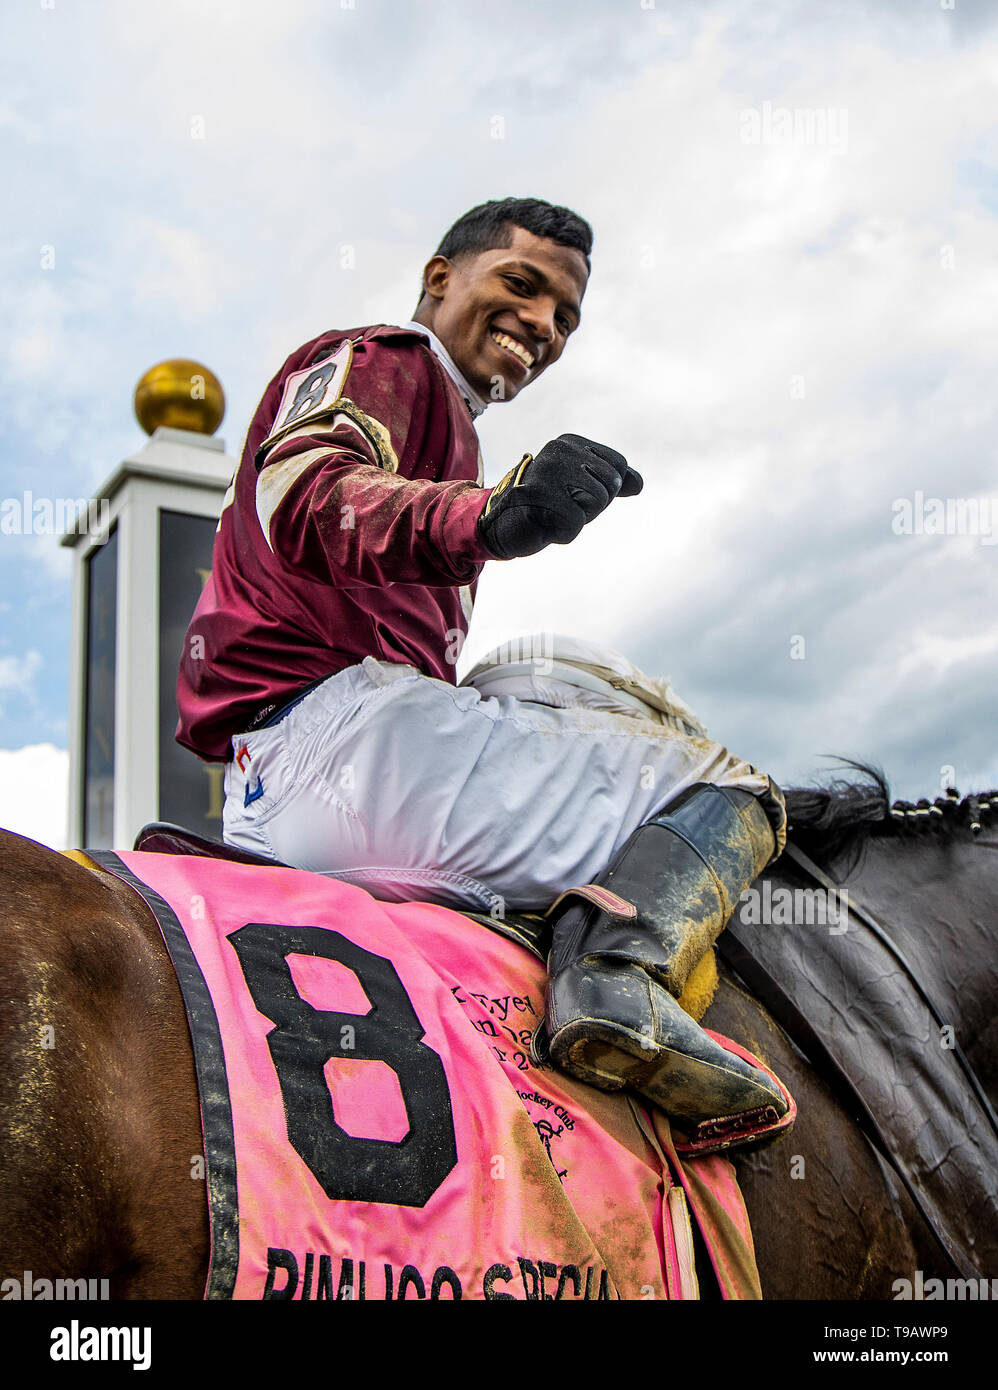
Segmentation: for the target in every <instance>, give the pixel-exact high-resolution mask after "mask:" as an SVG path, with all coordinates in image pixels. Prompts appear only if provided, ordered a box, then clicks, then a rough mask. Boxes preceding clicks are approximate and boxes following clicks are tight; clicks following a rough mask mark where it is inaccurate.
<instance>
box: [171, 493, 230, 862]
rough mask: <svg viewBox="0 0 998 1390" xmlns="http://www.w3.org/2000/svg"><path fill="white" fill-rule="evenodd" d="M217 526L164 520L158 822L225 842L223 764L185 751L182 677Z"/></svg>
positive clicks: (200, 519) (180, 515) (201, 519)
mask: <svg viewBox="0 0 998 1390" xmlns="http://www.w3.org/2000/svg"><path fill="white" fill-rule="evenodd" d="M217 525H218V523H217V522H216V521H214V520H213V519H212V518H211V517H205V516H189V515H187V514H186V513H184V512H168V511H160V514H159V818H160V820H165V821H172V822H174V824H177V825H184V826H186V827H187V828H188V829H189V830H193V831H195V832H197V833H198V834H200V835H211V836H213V837H216V838H218V839H221V835H222V775H223V772H224V768H223V766H222V764H221V763H203V762H201V760H200V758H197V757H195V755H194V754H193V753H191V752H189V750H188V749H186V748H181V746H180V744H179V743H177V741H176V739H175V738H174V736H173V735H174V731H175V730H176V727H177V671H178V669H179V667H180V654H181V651H182V650H183V645H184V639H185V637H186V635H187V625H188V623H189V622H190V620H191V615H192V614H193V612H194V608H195V606H196V604H197V601H198V599H199V598H200V596H201V590H202V589H203V588H204V586H205V584H206V583H207V581H208V575H209V574H210V573H211V552H212V547H213V545H214V543H215V530H216V527H217Z"/></svg>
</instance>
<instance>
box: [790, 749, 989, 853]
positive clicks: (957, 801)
mask: <svg viewBox="0 0 998 1390" xmlns="http://www.w3.org/2000/svg"><path fill="white" fill-rule="evenodd" d="M840 763H841V766H842V767H844V768H849V769H850V770H851V771H852V772H854V773H858V774H859V778H858V779H850V778H847V777H839V778H835V779H834V780H833V781H831V782H830V783H829V784H828V785H827V786H824V787H791V788H789V789H787V790H786V791H785V796H786V801H787V816H788V821H789V825H788V833H789V835H790V836H791V838H792V839H793V841H794V843H795V844H796V845H798V846H799V847H800V848H801V849H802V850H803V851H804V853H805V854H807V855H810V856H811V858H813V859H818V860H825V861H827V862H836V861H838V860H840V859H843V858H846V857H848V859H849V870H850V872H851V870H852V869H853V868H855V866H856V864H857V862H858V861H859V859H860V857H861V856H862V853H863V850H864V848H865V847H866V845H867V844H868V843H869V842H870V841H871V840H873V839H883V838H893V839H908V840H913V839H915V838H917V837H929V838H931V839H932V840H935V841H939V840H950V841H952V840H968V839H971V838H972V837H973V836H975V835H979V834H980V833H981V829H982V826H983V827H984V828H987V824H988V820H989V817H990V818H991V821H992V823H994V822H995V821H998V791H990V792H978V793H976V795H972V796H963V797H961V795H960V793H959V792H958V791H957V790H956V788H955V787H949V788H947V790H946V792H945V794H944V795H943V796H937V797H936V798H935V800H934V801H931V802H930V801H929V800H928V799H927V798H925V797H923V798H922V799H921V800H920V801H917V802H912V801H892V800H891V794H890V788H889V786H888V784H887V779H886V777H885V776H884V774H883V772H882V771H881V769H880V768H878V767H875V766H873V765H872V764H868V763H859V762H854V761H853V760H852V759H851V758H842V759H840Z"/></svg>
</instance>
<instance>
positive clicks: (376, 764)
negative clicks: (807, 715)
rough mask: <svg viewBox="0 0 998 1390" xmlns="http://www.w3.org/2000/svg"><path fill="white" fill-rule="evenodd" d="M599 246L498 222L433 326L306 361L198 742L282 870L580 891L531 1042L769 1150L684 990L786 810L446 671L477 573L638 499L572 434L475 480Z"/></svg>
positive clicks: (234, 506)
mask: <svg viewBox="0 0 998 1390" xmlns="http://www.w3.org/2000/svg"><path fill="white" fill-rule="evenodd" d="M591 247H592V231H591V228H590V227H589V225H588V223H586V222H585V221H583V220H582V218H580V217H578V216H577V215H576V214H575V213H573V212H570V211H569V210H568V209H566V208H561V207H553V206H552V205H551V204H549V203H545V202H541V201H540V200H538V199H506V200H504V201H501V202H492V203H486V204H483V205H482V206H480V207H477V208H474V209H472V211H471V212H469V213H467V214H466V215H465V216H464V217H462V218H460V219H459V221H458V222H456V223H455V224H454V226H453V227H452V228H451V229H450V231H449V232H448V233H447V235H446V237H445V238H444V240H443V241H442V243H441V244H440V247H439V248H438V250H437V252H436V254H435V255H434V256H433V257H432V258H431V259H430V261H429V262H428V263H427V265H426V267H425V271H424V278H423V285H422V294H421V297H420V300H419V303H418V305H417V307H416V312H415V317H414V318H413V319H412V320H410V321H409V322H408V323H405V324H403V325H401V326H395V325H385V324H380V325H377V326H374V327H367V328H358V329H352V330H347V331H342V330H339V331H332V332H328V333H324V334H322V335H321V336H320V337H318V338H316V339H313V340H312V341H311V342H309V343H306V344H305V345H304V346H303V347H301V348H299V349H298V351H297V352H295V353H293V354H292V356H291V357H289V358H288V360H287V362H285V364H284V366H283V367H282V368H281V369H280V371H279V372H278V373H277V375H276V376H275V377H274V379H273V381H272V382H271V383H270V385H269V386H268V388H267V390H266V392H265V393H264V396H263V399H262V401H261V402H260V405H259V407H258V408H257V411H256V414H255V415H254V417H253V420H252V422H251V424H250V427H249V431H248V434H247V438H246V443H245V447H244V450H243V455H242V458H241V460H240V464H239V467H238V469H237V471H236V476H235V478H234V479H233V483H232V487H231V488H230V490H229V493H228V495H227V497H226V500H225V503H224V504H223V511H222V516H221V520H220V522H219V533H218V537H217V539H216V544H215V552H214V558H213V565H212V573H211V576H210V578H209V580H208V583H207V585H206V586H205V589H204V592H203V594H202V596H201V600H200V602H199V604H198V607H197V610H196V612H195V614H194V617H193V619H192V622H191V626H190V629H189V632H188V640H187V642H186V643H185V648H184V656H183V660H182V664H181V671H180V680H179V685H178V703H179V710H180V724H179V728H178V731H177V737H178V738H179V740H180V741H181V742H182V743H183V744H185V745H186V746H187V747H188V748H191V749H193V750H194V751H195V752H196V753H198V754H199V755H200V756H202V757H204V758H207V759H216V760H218V761H224V762H225V763H226V772H225V788H226V800H225V810H224V835H225V838H226V840H227V841H228V842H229V843H231V844H233V845H236V846H239V847H242V848H244V849H249V850H254V851H256V852H258V853H260V854H262V855H264V856H266V857H267V858H269V859H271V860H277V861H280V862H283V863H287V864H291V865H295V866H297V867H299V868H305V869H313V870H317V871H319V872H323V873H330V874H334V875H335V876H336V877H338V878H342V879H345V880H349V881H352V882H355V883H359V884H361V885H363V886H364V887H367V888H368V889H370V890H371V891H372V892H374V893H375V894H376V895H377V896H380V897H383V898H388V899H394V900H397V901H398V900H405V899H410V898H414V899H424V900H427V899H428V900H431V901H436V902H440V903H444V904H446V905H449V906H453V907H466V908H477V909H482V908H484V909H485V910H486V911H492V912H493V913H494V912H495V911H496V908H497V905H499V906H500V909H501V908H502V907H503V906H505V907H509V908H514V909H517V908H520V909H522V908H539V907H541V908H542V907H545V906H547V905H548V904H550V903H551V902H552V901H553V899H555V898H556V897H557V896H558V895H559V894H561V893H563V892H565V891H566V890H568V891H569V893H570V894H571V896H570V897H569V898H568V899H567V900H566V901H567V906H562V907H561V908H560V909H559V913H558V916H557V919H556V926H555V937H554V942H555V944H554V950H553V951H552V955H551V961H550V968H551V973H552V979H551V984H550V987H549V999H548V1017H547V1036H546V1037H543V1038H541V1037H539V1038H538V1048H539V1050H542V1049H546V1048H550V1054H551V1055H552V1056H553V1057H554V1059H555V1061H556V1062H558V1063H559V1064H560V1065H563V1066H565V1067H567V1068H568V1069H570V1070H572V1071H574V1072H575V1074H576V1075H578V1076H580V1077H582V1078H583V1079H584V1080H587V1081H591V1082H592V1083H593V1084H596V1085H600V1086H604V1087H609V1088H616V1087H619V1086H620V1085H621V1084H622V1083H623V1082H625V1081H626V1082H627V1083H629V1084H632V1085H634V1086H635V1087H636V1089H638V1090H640V1091H641V1092H642V1093H643V1094H645V1095H646V1096H647V1097H648V1098H649V1099H651V1100H653V1101H655V1102H656V1103H658V1104H660V1105H662V1106H663V1107H664V1108H666V1109H667V1110H668V1109H670V1107H671V1111H672V1113H678V1114H680V1115H682V1116H683V1117H684V1118H685V1119H686V1120H687V1121H690V1120H691V1119H692V1120H696V1121H697V1122H699V1121H700V1120H704V1119H714V1118H716V1117H718V1116H728V1115H737V1116H739V1117H740V1118H739V1125H740V1127H741V1130H742V1131H743V1132H752V1131H753V1124H754V1120H753V1118H752V1117H754V1116H756V1115H761V1114H763V1112H766V1113H767V1114H771V1115H776V1116H781V1115H783V1114H784V1113H785V1112H786V1110H787V1105H786V1102H785V1100H784V1098H783V1096H782V1093H781V1092H780V1090H779V1088H778V1087H777V1086H776V1085H774V1083H773V1082H772V1081H771V1080H770V1079H769V1077H768V1076H766V1075H764V1074H763V1073H762V1072H761V1071H759V1070H758V1069H757V1068H754V1067H752V1066H750V1065H749V1064H748V1063H746V1062H744V1061H742V1060H741V1059H738V1058H734V1057H733V1056H732V1055H731V1054H730V1053H728V1052H726V1051H725V1050H724V1049H723V1048H721V1047H719V1046H718V1045H717V1044H716V1043H715V1042H713V1041H712V1040H711V1039H710V1038H709V1037H707V1035H705V1034H704V1033H702V1032H701V1030H700V1029H699V1028H697V1027H696V1025H695V1024H693V1023H692V1020H690V1019H689V1018H688V1016H687V1015H686V1014H685V1013H683V1011H682V1010H680V1009H679V1008H678V1006H677V1005H676V1003H675V996H678V994H679V993H680V992H681V990H682V988H683V984H684V983H685V979H686V977H687V975H688V974H689V972H690V970H691V969H692V967H693V965H694V964H695V963H696V961H697V959H699V957H700V956H702V955H703V953H704V951H706V950H708V949H709V947H710V944H711V942H712V941H713V939H714V937H715V936H716V935H717V933H718V932H719V931H720V930H721V928H722V927H723V925H724V922H725V920H726V919H727V917H728V916H730V913H731V911H732V910H733V905H734V903H735V902H736V901H737V899H738V896H739V894H740V893H741V892H742V891H743V889H744V888H746V887H747V886H748V884H749V883H750V882H751V881H752V878H754V877H755V875H756V874H757V873H758V872H759V871H760V870H761V868H762V867H763V866H764V865H765V864H766V863H767V862H768V861H769V860H770V859H771V858H772V857H774V855H775V853H778V852H779V849H780V848H782V835H783V811H782V800H781V798H780V797H779V793H778V792H776V790H775V789H774V788H773V787H772V784H771V783H770V781H769V779H768V778H767V777H766V776H765V775H764V774H761V773H759V772H757V771H756V770H755V769H754V768H751V767H749V766H748V765H747V764H746V763H744V762H741V761H740V760H739V759H737V758H736V757H734V756H733V755H731V754H729V753H728V752H727V750H726V749H724V748H722V747H720V745H718V744H715V743H711V742H709V741H708V740H706V739H703V738H691V737H688V736H687V735H684V734H680V733H676V732H673V731H665V730H663V728H662V726H661V725H656V724H653V723H651V722H645V721H639V722H637V723H632V724H631V725H630V726H629V727H626V726H624V725H622V723H621V720H620V719H619V718H617V717H614V716H613V715H611V714H605V713H601V712H599V711H594V710H592V709H587V708H583V707H581V706H577V705H571V704H570V705H569V707H560V708H559V707H552V706H550V705H548V704H545V703H540V702H537V701H534V700H517V699H515V698H512V697H506V696H504V697H502V698H485V699H483V698H482V696H481V695H480V694H479V692H478V691H477V690H475V689H473V688H469V687H457V686H456V685H455V682H454V664H455V662H456V660H457V655H458V652H459V651H460V646H461V642H462V640H463V638H464V635H465V634H466V632H467V627H468V620H469V617H470V613H471V605H472V602H473V598H474V590H475V585H476V582H477V579H478V576H479V574H480V572H481V569H482V567H483V565H484V564H485V563H486V562H487V561H489V560H512V559H515V558H517V557H521V556H527V555H532V554H534V553H536V552H537V551H539V550H541V549H543V548H544V547H545V546H547V545H549V544H552V543H554V544H567V543H568V542H570V541H572V540H574V539H575V537H576V536H577V535H578V534H579V532H580V531H581V530H582V528H583V526H584V525H586V524H587V523H589V522H591V521H592V520H593V519H594V518H595V517H597V516H598V515H599V514H600V513H601V512H602V511H604V510H605V509H606V508H607V507H608V506H609V505H610V503H611V502H612V501H613V500H614V499H615V498H616V497H618V496H622V497H627V496H634V495H636V494H637V493H638V492H640V490H641V479H640V477H639V476H638V474H637V473H635V472H634V470H633V469H631V468H629V467H628V465H627V462H626V460H625V459H624V458H623V457H622V456H621V455H620V454H619V453H617V452H616V451H615V450H613V449H612V448H609V447H607V446H606V445H602V444H597V443H594V442H593V441H591V440H588V439H584V438H582V437H581V436H579V435H574V434H562V435H559V436H558V438H556V439H554V440H552V441H551V442H550V443H548V444H546V445H545V446H544V447H543V448H542V449H540V450H539V452H538V453H537V454H536V456H532V455H530V454H526V455H524V457H523V458H522V459H521V460H520V462H519V463H518V464H516V465H515V466H514V467H513V468H512V469H510V471H509V472H508V473H507V474H506V476H505V477H504V478H503V479H502V480H501V482H500V483H499V484H498V485H497V486H496V487H494V488H492V489H489V490H486V489H484V488H483V487H482V461H481V453H480V451H479V448H478V439H477V436H476V433H475V425H474V422H475V419H476V418H477V417H478V416H479V415H480V414H481V413H482V411H483V410H485V409H486V406H487V405H488V403H490V402H495V401H510V400H512V399H514V398H515V397H516V396H517V395H518V394H519V392H520V391H522V390H523V389H524V388H525V387H526V386H528V385H530V384H532V383H533V382H534V381H536V380H537V379H538V378H539V377H540V376H541V375H543V373H544V372H546V371H547V370H548V369H549V368H550V367H551V366H553V364H554V363H555V362H557V361H558V359H559V358H560V357H561V355H562V353H563V352H564V350H565V346H566V343H567V341H568V339H569V337H570V336H571V335H572V333H574V331H575V330H576V329H577V328H578V325H579V322H580V317H581V306H582V299H583V295H584V294H585V289H586V284H587V281H588V278H589V269H590V263H589V254H590V251H591ZM612 693H613V692H612V691H611V694H612ZM649 772H650V773H651V776H649ZM608 866H609V869H608ZM601 875H602V878H600V876H601ZM610 879H614V883H615V887H616V888H617V889H618V891H623V892H625V893H626V896H627V899H628V901H627V902H623V901H622V900H621V899H619V898H617V897H615V896H614V894H613V893H608V892H606V891H605V888H600V886H599V884H600V883H602V884H606V883H607V882H608V881H609V880H610ZM596 880H599V883H596V882H595V881H596ZM594 883H595V886H594ZM580 885H581V890H580ZM691 901H692V903H693V909H692V910H688V908H689V904H690V902H691ZM694 1092H696V1095H695V1096H694ZM691 1097H693V1098H692V1099H691ZM677 1106H678V1107H679V1108H678V1110H677V1108H676V1107H677ZM755 1127H756V1128H758V1126H755Z"/></svg>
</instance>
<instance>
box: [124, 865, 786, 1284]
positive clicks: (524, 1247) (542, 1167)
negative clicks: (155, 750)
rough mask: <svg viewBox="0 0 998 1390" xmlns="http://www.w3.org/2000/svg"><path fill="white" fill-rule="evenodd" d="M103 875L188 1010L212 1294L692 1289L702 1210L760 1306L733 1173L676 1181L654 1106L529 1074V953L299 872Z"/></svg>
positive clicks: (716, 1251) (713, 1166)
mask: <svg viewBox="0 0 998 1390" xmlns="http://www.w3.org/2000/svg"><path fill="white" fill-rule="evenodd" d="M100 857H101V860H102V862H103V863H104V864H105V865H106V866H107V867H109V868H111V869H112V870H114V871H115V872H118V873H120V874H121V876H122V877H125V878H126V879H127V880H128V881H129V882H131V883H132V884H133V886H134V887H136V888H138V890H139V891H140V892H141V893H142V895H143V897H144V898H145V900H146V901H147V902H148V903H149V905H150V907H152V909H153V911H154V912H155V913H156V915H157V918H158V920H159V922H160V925H161V927H162V929H163V933H164V937H165V938H166V942H167V945H168V948H169V950H170V954H171V957H172V959H173V961H174V965H175V966H176V968H177V974H178V978H179V979H180V983H181V988H182V991H183V994H184V1000H185V1005H186V1008H187V1013H188V1019H189V1021H190V1026H191V1033H192V1037H193V1040H194V1051H195V1060H196V1064H197V1070H198V1084H199V1089H200V1099H201V1112H202V1125H203V1130H204V1139H205V1156H206V1166H207V1181H208V1194H209V1209H210V1217H211V1236H212V1252H211V1267H210V1271H209V1277H208V1284H207V1287H206V1296H207V1297H221V1298H226V1297H235V1298H249V1299H258V1298H295V1299H331V1298H340V1299H343V1298H354V1299H360V1298H364V1299H389V1298H391V1299H400V1298H423V1297H426V1298H458V1297H461V1298H477V1299H480V1298H485V1299H502V1298H512V1299H534V1298H544V1299H551V1298H579V1299H582V1298H588V1299H597V1298H630V1299H638V1298H681V1297H684V1296H685V1297H690V1296H694V1297H695V1296H696V1293H695V1289H696V1278H695V1274H694V1271H693V1257H692V1249H691V1242H690V1236H689V1225H688V1216H687V1212H688V1209H689V1207H691V1208H692V1210H693V1212H694V1215H695V1219H698V1221H699V1224H700V1228H701V1230H702V1231H703V1232H704V1235H705V1238H706V1242H707V1246H708V1249H709V1250H710V1254H711V1259H712V1260H713V1262H714V1267H715V1270H716V1272H717V1276H718V1280H719V1282H720V1285H721V1290H722V1294H723V1296H724V1297H726V1298H757V1297H759V1296H760V1294H759V1284H758V1276H757V1273H756V1268H755V1262H754V1256H753V1253H752V1244H751V1236H750V1234H749V1227H748V1220H747V1217H746V1214H745V1209H744V1206H743V1204H742V1200H741V1196H740V1193H739V1191H738V1188H737V1185H736V1183H735V1181H734V1174H733V1169H732V1167H731V1165H730V1163H728V1161H727V1160H726V1159H724V1158H721V1157H719V1156H713V1157H705V1158H698V1159H696V1160H692V1161H686V1162H685V1163H684V1164H683V1165H680V1163H679V1161H678V1159H677V1158H676V1154H675V1150H674V1148H673V1146H672V1140H671V1137H670V1134H669V1128H668V1124H667V1123H666V1122H665V1120H664V1117H662V1116H660V1115H659V1114H658V1113H657V1112H647V1111H645V1110H644V1109H643V1108H642V1107H640V1106H638V1105H636V1104H634V1103H632V1101H630V1100H629V1099H627V1098H626V1097H625V1096H623V1095H619V1094H618V1095H604V1094H602V1093H600V1092H598V1091H595V1090H592V1089H591V1088H588V1087H585V1086H582V1085H581V1084H579V1083H577V1082H575V1081H573V1080H572V1079H571V1078H569V1077H567V1076H563V1075H561V1074H560V1073H555V1072H552V1071H547V1070H539V1069H537V1068H536V1067H534V1066H533V1064H532V1063H531V1061H530V1058H529V1041H530V1034H531V1032H532V1030H533V1028H534V1027H535V1026H536V1024H537V1022H538V1020H539V1017H540V1013H541V1009H542V1006H543V998H544V971H543V967H542V966H541V964H540V962H539V961H537V960H535V959H534V958H533V957H532V956H531V955H529V954H528V953H527V952H526V951H525V950H523V949H522V948H521V947H519V946H517V945H515V944H514V943H512V942H510V941H507V940H504V939H503V938H501V937H500V936H498V935H496V934H495V933H493V932H490V931H489V930H488V929H487V928H485V927H482V926H480V925H479V924H477V923H474V922H470V921H469V920H468V919H467V918H465V917H462V916H460V915H459V914H457V913H455V912H451V911H449V910H447V909H446V908H439V907H434V906H430V905H428V904H421V903H410V904H402V905H397V904H392V903H382V902H378V901H376V900H375V899H373V898H372V897H370V896H369V895H368V894H367V893H366V892H364V891H363V890H362V889H359V888H357V887H354V886H353V885H348V884H342V883H338V882H336V881H335V880H332V879H324V878H322V877H320V876H319V875H315V874H308V873H304V872H300V871H298V870H294V869H281V868H273V869H271V868H260V867H256V866H247V865H241V864H234V863H226V862H220V861H215V860H206V859H194V858H184V857H181V856H172V855H159V854H143V853H122V854H120V855H118V856H115V855H111V854H107V855H101V856H100ZM181 924H182V927H181ZM684 1192H685V1199H684V1196H683V1195H682V1194H683V1193H684ZM687 1203H688V1204H689V1207H688V1206H687Z"/></svg>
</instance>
